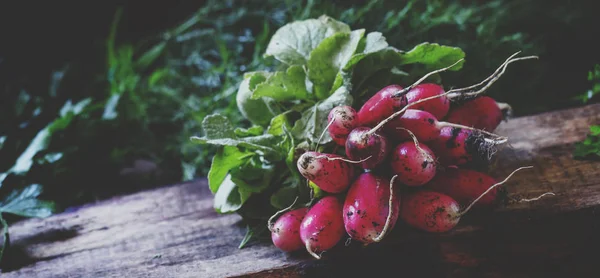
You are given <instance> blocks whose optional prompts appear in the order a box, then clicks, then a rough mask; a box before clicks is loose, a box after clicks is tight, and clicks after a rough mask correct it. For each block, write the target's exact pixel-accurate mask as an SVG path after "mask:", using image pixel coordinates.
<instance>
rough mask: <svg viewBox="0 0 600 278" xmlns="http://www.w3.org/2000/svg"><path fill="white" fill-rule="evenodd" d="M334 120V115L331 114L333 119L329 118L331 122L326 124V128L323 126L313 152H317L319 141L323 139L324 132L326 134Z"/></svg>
mask: <svg viewBox="0 0 600 278" xmlns="http://www.w3.org/2000/svg"><path fill="white" fill-rule="evenodd" d="M335 119H336V114H333V117H331V121H329V123H328V124H327V126H325V128H324V129H323V132H321V136H319V140H318V141H317V142H315V144H316V146H315V151H317V148H318V147H319V144H321V139H323V136H324V135H325V132H327V129H329V127H330V126H331V125H332V124H333V122H334V121H335Z"/></svg>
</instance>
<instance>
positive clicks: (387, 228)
mask: <svg viewBox="0 0 600 278" xmlns="http://www.w3.org/2000/svg"><path fill="white" fill-rule="evenodd" d="M397 177H398V175H394V176H393V177H392V180H391V181H390V199H389V201H388V216H387V218H386V219H385V225H384V226H383V229H382V230H381V233H379V235H378V236H377V237H375V238H374V239H373V241H374V242H380V241H381V240H382V239H383V238H384V237H385V235H386V234H387V232H388V230H389V229H390V222H392V216H393V214H394V213H393V212H392V203H393V200H394V182H395V181H396V178H397Z"/></svg>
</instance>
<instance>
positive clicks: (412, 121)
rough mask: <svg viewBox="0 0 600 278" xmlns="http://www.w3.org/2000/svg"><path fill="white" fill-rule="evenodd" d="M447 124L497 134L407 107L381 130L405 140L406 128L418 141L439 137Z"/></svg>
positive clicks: (427, 140) (406, 135)
mask: <svg viewBox="0 0 600 278" xmlns="http://www.w3.org/2000/svg"><path fill="white" fill-rule="evenodd" d="M448 126H450V127H458V128H464V129H469V130H473V131H476V132H480V133H485V134H487V135H490V136H494V137H498V135H495V134H492V133H488V132H485V131H484V130H479V129H477V128H473V127H469V126H465V125H459V124H455V123H451V122H440V121H438V120H437V118H436V117H435V116H434V115H433V114H431V113H429V112H427V111H421V110H416V109H407V110H406V111H405V112H404V114H403V115H402V116H400V117H397V118H395V119H392V120H390V121H389V122H388V123H387V124H386V125H385V126H383V131H384V132H385V134H386V135H388V136H389V137H390V138H393V139H395V140H398V141H406V140H408V139H410V138H411V136H410V135H409V133H408V132H407V131H406V130H405V129H408V130H410V131H412V132H414V135H415V136H416V137H417V139H418V140H419V141H421V142H430V141H433V140H435V139H436V138H437V137H439V135H440V132H441V129H442V128H444V127H448Z"/></svg>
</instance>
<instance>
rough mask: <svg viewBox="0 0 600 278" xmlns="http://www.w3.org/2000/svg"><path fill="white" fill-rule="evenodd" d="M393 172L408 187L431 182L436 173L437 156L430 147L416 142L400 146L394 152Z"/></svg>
mask: <svg viewBox="0 0 600 278" xmlns="http://www.w3.org/2000/svg"><path fill="white" fill-rule="evenodd" d="M391 165H392V171H393V172H394V174H396V175H398V180H399V181H400V182H402V183H403V184H406V185H408V186H420V185H423V184H426V183H427V182H429V181H430V180H431V179H432V178H433V177H434V176H435V172H436V168H437V167H436V165H435V155H434V153H433V151H431V149H429V147H427V146H426V145H424V144H419V143H417V141H416V140H415V141H414V142H413V141H406V142H404V143H401V144H399V145H398V146H396V148H395V149H394V150H393V151H392V162H391Z"/></svg>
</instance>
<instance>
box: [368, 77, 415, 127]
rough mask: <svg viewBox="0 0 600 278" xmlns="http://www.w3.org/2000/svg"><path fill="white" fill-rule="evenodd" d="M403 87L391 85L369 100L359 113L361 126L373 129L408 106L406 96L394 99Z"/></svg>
mask: <svg viewBox="0 0 600 278" xmlns="http://www.w3.org/2000/svg"><path fill="white" fill-rule="evenodd" d="M401 90H402V87H401V86H399V85H390V86H387V87H385V88H383V89H381V90H380V91H379V92H377V93H376V94H375V95H373V96H372V97H371V98H370V99H369V100H367V101H366V102H365V103H364V104H363V106H362V107H361V108H360V110H359V111H358V120H359V123H360V126H368V127H373V126H375V125H376V124H377V123H379V122H381V121H382V120H383V119H385V118H386V117H388V116H390V115H392V114H393V113H394V111H396V110H398V109H401V108H402V107H404V106H405V105H406V96H404V95H400V96H397V97H394V95H395V94H397V93H398V92H400V91H401Z"/></svg>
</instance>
